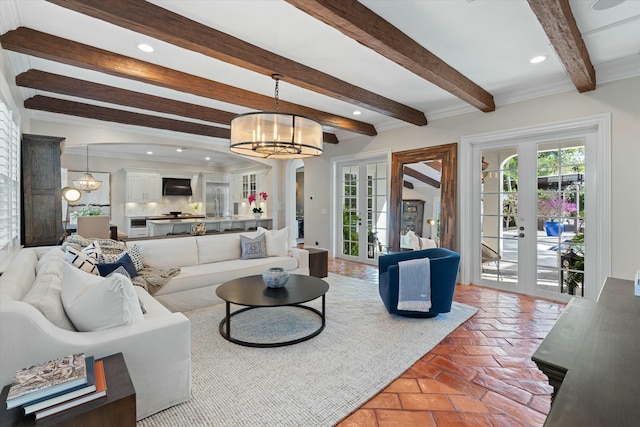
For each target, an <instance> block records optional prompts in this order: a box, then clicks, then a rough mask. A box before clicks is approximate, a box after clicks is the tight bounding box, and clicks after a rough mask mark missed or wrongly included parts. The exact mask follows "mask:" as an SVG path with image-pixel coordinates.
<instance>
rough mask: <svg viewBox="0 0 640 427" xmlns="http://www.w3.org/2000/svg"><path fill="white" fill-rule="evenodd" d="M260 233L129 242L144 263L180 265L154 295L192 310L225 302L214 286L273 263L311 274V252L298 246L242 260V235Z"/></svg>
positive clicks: (178, 307) (250, 234) (249, 234)
mask: <svg viewBox="0 0 640 427" xmlns="http://www.w3.org/2000/svg"><path fill="white" fill-rule="evenodd" d="M258 234H259V233H258V232H243V233H227V234H208V235H204V236H195V237H194V236H186V237H171V238H163V239H148V240H136V241H128V242H127V245H128V246H131V245H133V244H135V245H136V246H138V248H139V250H140V254H141V255H142V261H143V263H144V265H145V266H153V267H159V268H170V267H179V268H180V274H179V275H178V276H176V277H174V278H173V279H171V281H169V283H167V284H166V285H164V286H163V287H162V288H161V289H160V290H159V291H157V292H156V293H155V295H154V297H155V298H156V299H157V300H158V301H160V302H161V303H162V304H163V305H164V306H165V307H167V308H169V309H170V310H172V311H189V310H194V309H196V308H201V307H206V306H209V305H213V304H216V303H220V302H222V300H220V299H219V298H218V297H217V296H216V294H215V288H216V287H217V286H218V285H219V284H220V283H222V282H225V281H227V280H232V279H237V278H239V277H245V276H251V275H255V274H261V273H262V272H264V271H266V270H268V269H269V268H271V267H282V268H284V269H285V270H286V271H289V273H292V274H303V275H306V276H308V275H309V252H307V251H306V250H304V249H298V248H295V247H291V248H289V249H288V255H287V256H269V257H265V258H257V259H247V260H241V259H240V255H241V250H240V235H244V236H247V237H250V238H254V237H256V236H257V235H258ZM267 242H268V240H267Z"/></svg>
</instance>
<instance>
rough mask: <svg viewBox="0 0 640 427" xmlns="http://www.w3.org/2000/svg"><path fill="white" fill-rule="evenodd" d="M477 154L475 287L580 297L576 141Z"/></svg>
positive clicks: (581, 154)
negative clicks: (478, 284) (478, 248)
mask: <svg viewBox="0 0 640 427" xmlns="http://www.w3.org/2000/svg"><path fill="white" fill-rule="evenodd" d="M480 155H481V158H482V183H481V193H480V194H481V198H480V201H481V209H480V212H481V214H480V215H481V217H480V221H481V222H480V224H481V228H480V230H481V231H480V237H481V246H482V248H481V273H480V275H479V277H480V282H481V283H482V284H485V285H488V286H493V287H496V288H499V289H506V290H510V289H511V290H514V291H517V292H523V293H528V294H534V295H538V296H546V297H550V298H554V296H557V295H559V294H563V293H565V294H570V295H576V296H584V259H585V245H584V224H585V220H584V206H585V169H586V162H585V159H586V157H585V144H584V141H582V140H568V141H553V142H544V143H538V144H532V143H529V142H521V143H516V144H513V145H510V146H502V147H498V148H491V149H484V150H480ZM525 177H527V178H525Z"/></svg>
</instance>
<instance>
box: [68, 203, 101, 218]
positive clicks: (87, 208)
mask: <svg viewBox="0 0 640 427" xmlns="http://www.w3.org/2000/svg"><path fill="white" fill-rule="evenodd" d="M102 214H103V212H102V208H100V207H98V206H93V205H84V206H83V207H82V209H80V210H79V211H75V212H73V213H72V214H71V218H73V219H74V220H77V219H78V217H79V216H98V215H102Z"/></svg>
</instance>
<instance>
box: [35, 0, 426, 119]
mask: <svg viewBox="0 0 640 427" xmlns="http://www.w3.org/2000/svg"><path fill="white" fill-rule="evenodd" d="M48 1H49V2H51V3H54V4H57V5H59V6H62V7H65V8H67V9H71V10H74V11H76V12H80V13H82V14H85V15H88V16H92V17H94V18H97V19H101V20H103V21H106V22H109V23H111V24H114V25H117V26H120V27H123V28H127V29H129V30H132V31H135V32H138V33H142V34H145V35H148V36H150V37H153V38H156V39H158V40H163V41H165V42H167V43H171V44H173V45H175V46H179V47H182V48H184V49H188V50H191V51H194V52H198V53H201V54H203V55H206V56H209V57H211V58H215V59H218V60H221V61H224V62H228V63H230V64H233V65H236V66H239V67H242V68H245V69H248V70H251V71H255V72H257V73H261V74H264V75H267V76H270V75H273V74H283V75H284V76H285V78H286V81H287V83H291V84H293V85H296V86H300V87H303V88H305V89H308V90H311V91H314V92H316V93H319V94H322V95H325V96H329V97H332V98H335V99H339V100H340V101H344V102H348V103H350V104H354V105H357V106H359V107H361V108H365V109H368V110H372V111H375V112H377V113H380V114H383V115H386V116H389V117H393V118H396V119H398V120H402V121H405V122H408V123H412V124H415V125H419V126H422V125H426V124H427V118H426V117H425V115H424V113H423V112H421V111H418V110H416V109H414V108H411V107H409V106H406V105H403V104H401V103H399V102H396V101H393V100H391V99H388V98H385V97H383V96H381V95H378V94H376V93H373V92H370V91H368V90H365V89H363V88H360V87H357V86H355V85H352V84H350V83H347V82H345V81H342V80H340V79H338V78H336V77H333V76H331V75H329V74H326V73H323V72H321V71H318V70H316V69H313V68H311V67H307V66H305V65H303V64H300V63H298V62H295V61H292V60H290V59H288V58H285V57H283V56H280V55H277V54H275V53H273V52H270V51H267V50H265V49H262V48H260V47H258V46H255V45H252V44H250V43H247V42H245V41H243V40H240V39H238V38H236V37H233V36H231V35H229V34H226V33H223V32H221V31H218V30H216V29H213V28H211V27H207V26H206V25H203V24H201V23H199V22H197V21H193V20H191V19H189V18H187V17H184V16H182V15H179V14H177V13H174V12H171V11H169V10H167V9H164V8H162V7H160V6H156V5H154V4H152V3H149V2H147V1H144V0H109V1H108V2H106V1H104V0H48Z"/></svg>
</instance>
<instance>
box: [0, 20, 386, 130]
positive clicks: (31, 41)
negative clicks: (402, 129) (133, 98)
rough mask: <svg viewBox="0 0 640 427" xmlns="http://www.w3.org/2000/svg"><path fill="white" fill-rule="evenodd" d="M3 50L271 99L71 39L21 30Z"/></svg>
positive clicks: (335, 119) (334, 119) (348, 123)
mask: <svg viewBox="0 0 640 427" xmlns="http://www.w3.org/2000/svg"><path fill="white" fill-rule="evenodd" d="M0 43H2V47H3V48H4V49H5V50H10V51H13V52H19V53H24V54H27V55H32V56H36V57H40V58H44V59H48V60H51V61H56V62H60V63H63V64H67V65H73V66H75V67H81V68H85V69H89V70H94V71H99V72H103V73H107V74H111V75H113V76H117V77H123V78H127V79H132V80H137V81H140V82H144V83H149V84H153V85H156V86H162V87H166V88H169V89H174V90H177V91H180V92H185V93H191V94H194V95H198V96H202V97H205V98H210V99H215V100H219V101H223V102H228V103H230V104H235V105H242V106H244V107H248V108H252V109H256V110H261V111H271V110H273V106H274V99H273V98H272V97H269V96H265V95H260V94H257V93H253V92H249V91H247V90H244V89H240V88H236V87H233V86H229V85H226V84H223V83H220V82H216V81H213V80H207V79H205V78H203V77H198V76H194V75H191V74H187V73H183V72H181V71H177V70H173V69H170V68H166V67H162V66H159V65H155V64H151V63H149V62H144V61H140V60H137V59H134V58H129V57H127V56H124V55H119V54H117V53H113V52H109V51H106V50H103V49H98V48H95V47H92V46H87V45H84V44H81V43H77V42H74V41H72V40H67V39H63V38H60V37H56V36H53V35H51V34H46V33H42V32H40V31H36V30H33V29H30V28H25V27H20V28H18V29H16V30H12V31H9V32H7V33H5V34H3V35H2V36H0ZM280 109H281V110H282V111H286V112H288V113H294V114H299V115H302V116H307V117H311V118H313V119H315V120H318V121H319V122H320V123H322V124H323V125H326V126H331V127H335V128H338V129H344V130H348V131H351V132H355V133H359V134H363V135H368V136H374V135H376V134H377V133H376V130H375V128H374V127H373V125H371V124H369V123H364V122H360V121H357V120H353V119H348V118H346V117H341V116H336V115H333V114H329V113H326V112H324V111H320V110H315V109H313V108H308V107H305V106H302V105H298V104H293V103H291V102H286V101H282V100H280Z"/></svg>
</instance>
